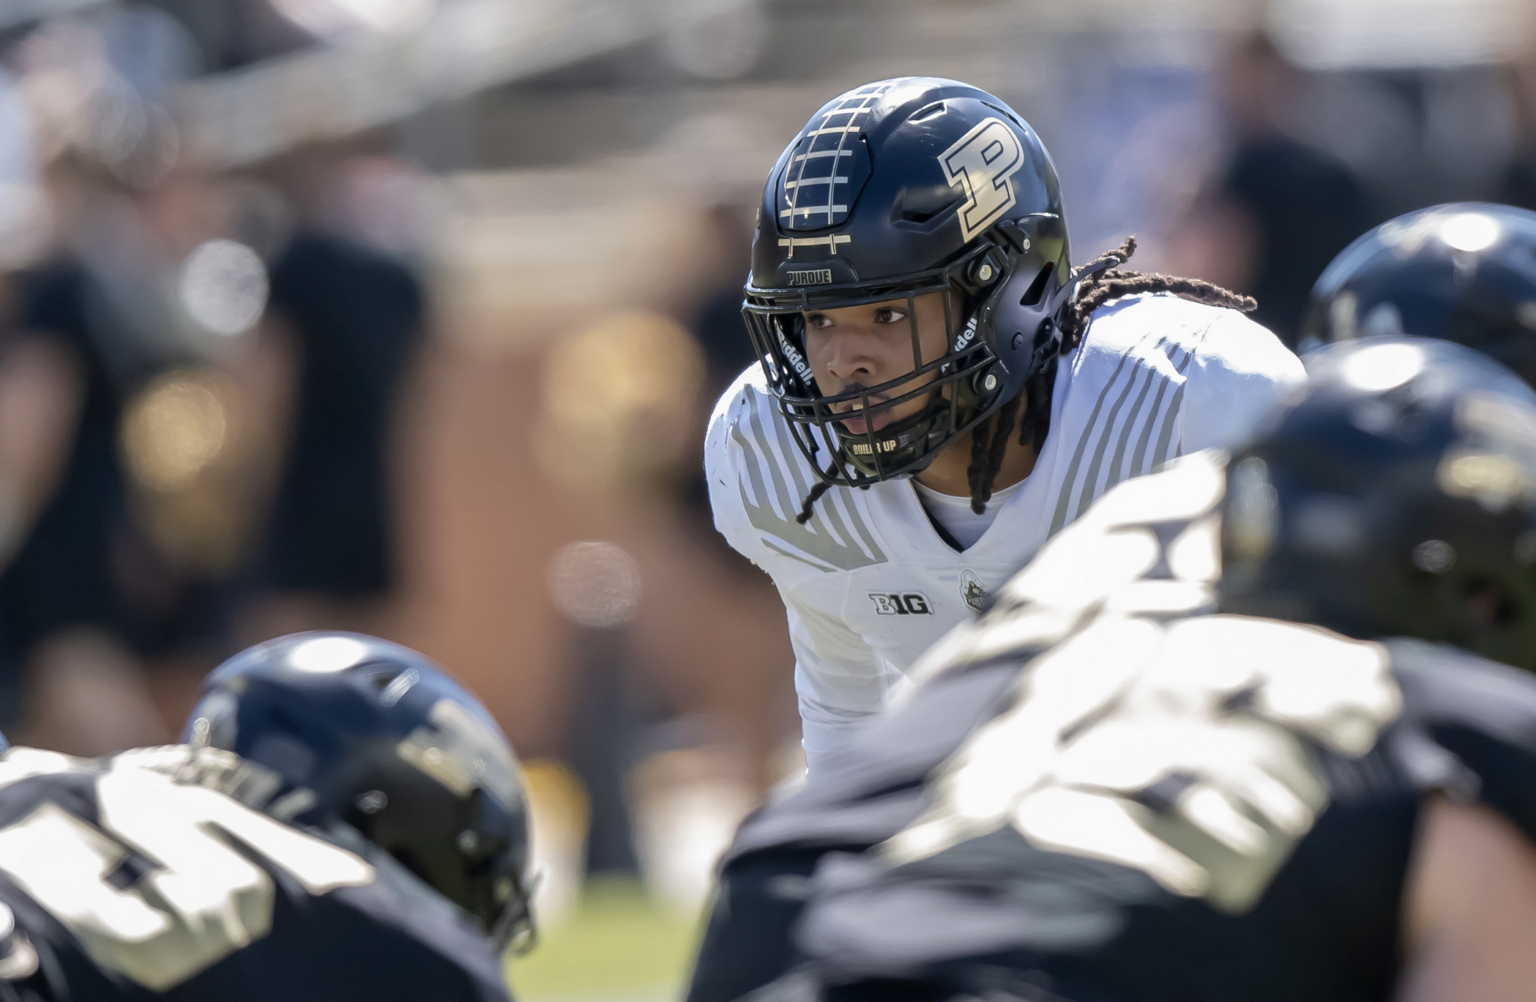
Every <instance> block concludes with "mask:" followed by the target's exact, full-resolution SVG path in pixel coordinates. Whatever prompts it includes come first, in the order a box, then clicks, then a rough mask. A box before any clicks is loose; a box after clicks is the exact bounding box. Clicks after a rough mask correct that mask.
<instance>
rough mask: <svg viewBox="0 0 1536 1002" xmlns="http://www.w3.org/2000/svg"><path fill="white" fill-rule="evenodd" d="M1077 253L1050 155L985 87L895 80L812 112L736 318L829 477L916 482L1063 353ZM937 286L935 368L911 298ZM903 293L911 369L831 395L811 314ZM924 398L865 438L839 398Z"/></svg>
mask: <svg viewBox="0 0 1536 1002" xmlns="http://www.w3.org/2000/svg"><path fill="white" fill-rule="evenodd" d="M1067 250H1068V249H1067V228H1066V223H1065V221H1064V220H1063V218H1062V211H1061V193H1060V188H1059V185H1058V183H1057V180H1056V168H1055V166H1054V165H1053V164H1052V163H1051V158H1050V156H1049V154H1047V153H1046V150H1045V147H1044V146H1043V145H1041V143H1040V140H1039V138H1038V137H1037V136H1036V135H1035V132H1034V130H1033V129H1031V128H1030V127H1029V125H1028V124H1027V123H1026V122H1025V121H1024V120H1023V119H1022V118H1020V117H1019V116H1018V114H1016V113H1015V112H1014V111H1013V110H1012V109H1010V108H1009V107H1008V106H1007V105H1006V104H1004V103H1003V102H1002V101H1000V100H998V99H997V98H996V97H994V96H992V95H991V94H988V93H987V92H986V91H983V90H979V89H977V88H975V87H972V86H970V85H968V84H963V83H959V82H956V81H954V80H943V79H938V78H933V77H902V78H897V79H893V80H883V81H880V82H878V83H872V84H868V85H866V86H863V87H858V88H855V89H854V90H851V91H848V92H847V93H846V94H843V95H841V96H839V97H836V98H834V99H833V100H832V101H830V102H828V103H827V104H826V105H825V106H823V107H822V108H821V110H820V111H818V112H816V114H815V115H813V116H811V120H810V121H809V122H807V123H806V125H805V127H804V128H803V129H801V130H800V133H799V135H797V136H796V137H795V138H794V140H793V141H792V142H791V143H790V144H789V146H788V147H786V148H785V150H784V152H783V153H782V154H781V155H780V156H779V160H778V163H776V164H775V165H774V167H773V172H772V173H771V174H769V175H768V183H767V185H766V187H765V188H764V189H763V199H762V204H761V205H760V207H759V209H758V220H757V232H756V234H755V237H754V239H753V243H752V273H751V276H750V278H749V280H748V282H747V285H746V288H745V290H744V291H745V297H746V298H745V302H744V303H743V313H744V316H745V317H746V321H747V329H748V331H749V332H750V335H751V338H752V345H753V347H754V349H756V351H757V355H758V358H759V359H760V360H761V361H762V365H763V370H764V373H765V374H766V376H767V380H768V386H769V389H770V390H771V391H772V393H773V394H774V396H775V397H776V399H777V402H778V405H779V409H780V410H781V411H782V412H783V414H784V416H785V418H786V419H787V420H788V423H789V427H790V429H791V431H792V432H793V434H794V438H795V441H796V443H797V445H798V446H799V448H800V450H801V451H802V452H803V453H804V454H805V455H806V457H807V458H808V459H809V460H810V462H811V465H812V466H813V467H815V468H816V470H817V472H818V474H819V476H820V477H821V479H822V480H823V481H824V482H826V483H829V484H833V485H843V486H856V487H861V486H868V485H869V484H871V483H874V482H876V481H880V480H888V479H891V478H893V477H899V476H903V475H905V474H910V473H914V472H917V471H919V470H921V469H923V468H924V467H925V466H927V465H928V463H929V462H931V461H932V459H933V457H934V456H935V455H936V454H937V453H938V452H939V450H941V449H943V448H944V447H945V446H946V445H947V444H949V443H950V442H951V441H953V440H954V439H955V437H956V436H958V435H960V434H962V433H964V432H965V431H967V430H968V429H970V428H971V427H972V426H974V425H975V424H976V423H978V422H979V421H981V420H983V419H984V418H986V417H987V416H988V415H989V414H991V413H992V412H993V411H994V410H995V409H996V408H997V407H999V406H1000V405H1001V404H1002V403H1004V402H1006V401H1008V400H1010V399H1012V398H1013V397H1014V396H1016V395H1017V394H1018V393H1019V391H1020V390H1021V389H1022V388H1023V386H1024V382H1025V380H1026V379H1028V378H1029V377H1030V376H1032V375H1034V374H1035V373H1037V372H1040V371H1042V370H1043V369H1044V368H1045V367H1046V366H1048V365H1049V364H1050V363H1051V362H1052V360H1053V359H1054V358H1055V356H1056V353H1057V351H1058V350H1059V348H1060V332H1059V331H1060V318H1059V315H1060V313H1061V311H1062V310H1063V309H1064V308H1065V306H1066V305H1067V302H1068V300H1069V299H1070V294H1071V290H1072V288H1074V278H1073V276H1072V273H1071V265H1070V261H1069V258H1068V252H1067ZM1106 266H1107V265H1106ZM929 293H942V294H943V296H944V303H945V318H946V323H947V325H948V328H949V347H948V350H947V352H945V353H944V354H941V355H939V356H938V357H935V358H924V357H923V355H922V350H921V348H920V346H919V343H918V331H917V320H916V313H915V309H914V308H913V303H912V301H913V300H915V299H916V298H917V297H919V296H923V295H926V294H929ZM900 299H905V300H907V303H908V311H907V313H908V322H909V325H910V328H911V336H912V371H911V372H909V373H907V374H906V375H903V376H901V377H899V378H896V379H893V380H889V381H887V382H885V383H882V384H880V385H877V386H869V387H863V388H855V389H850V390H847V391H841V389H840V388H839V391H838V392H834V393H830V394H828V393H823V392H821V390H820V389H819V388H818V387H817V385H816V381H815V378H814V376H813V374H812V372H811V369H810V366H809V364H808V362H807V360H806V351H805V321H804V311H807V310H825V309H836V308H840V307H846V306H855V305H859V304H864V303H877V302H882V301H886V300H900ZM926 380H931V382H925V381H926ZM877 396H878V397H885V398H886V399H884V400H883V401H881V402H879V403H873V402H872V400H871V398H872V397H877ZM918 399H926V400H927V402H928V403H927V406H926V407H925V408H924V409H922V410H920V411H918V412H917V413H915V414H913V415H911V416H909V417H906V418H902V419H897V420H894V421H892V422H891V423H889V424H888V425H886V426H885V427H883V428H881V429H879V430H878V431H877V430H875V429H874V424H875V422H873V421H869V422H867V423H866V424H865V429H866V430H865V431H863V432H862V433H858V434H852V433H850V432H848V431H847V430H846V429H845V428H843V427H842V426H841V425H840V424H838V422H837V418H838V417H839V416H840V415H839V414H837V412H836V411H837V408H838V407H839V405H846V404H850V403H852V402H855V401H857V402H858V403H859V405H860V406H862V407H863V409H864V412H866V413H878V412H879V411H881V410H888V409H890V408H894V407H897V406H900V405H902V404H905V403H907V402H909V401H912V400H918ZM823 447H825V448H827V449H828V450H829V451H830V453H831V455H830V458H829V460H828V461H827V462H826V463H823V462H820V461H818V454H819V453H820V452H821V450H822V448H823Z"/></svg>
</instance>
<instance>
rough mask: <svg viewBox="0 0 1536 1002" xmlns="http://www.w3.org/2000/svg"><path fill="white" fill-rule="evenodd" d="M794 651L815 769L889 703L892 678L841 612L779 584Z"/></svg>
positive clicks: (805, 738)
mask: <svg viewBox="0 0 1536 1002" xmlns="http://www.w3.org/2000/svg"><path fill="white" fill-rule="evenodd" d="M779 594H780V595H781V596H782V597H783V599H784V613H785V616H786V618H787V619H788V620H789V641H790V646H791V647H793V648H794V651H795V696H796V699H797V700H798V701H799V704H800V736H801V744H802V746H803V747H804V748H805V761H806V769H807V772H808V773H809V774H811V775H815V774H816V773H817V771H818V770H819V769H821V768H824V767H825V766H826V764H827V762H829V761H830V760H831V759H833V758H835V757H836V756H837V753H838V752H839V751H841V750H842V749H843V748H845V747H847V745H848V743H849V742H850V741H852V740H853V736H854V734H855V733H856V732H857V730H858V728H859V726H860V725H861V724H863V722H864V721H865V720H867V719H869V718H870V717H872V716H874V715H875V714H877V713H879V712H880V710H881V708H882V707H883V706H884V705H885V690H886V688H887V683H888V681H889V679H888V678H887V677H886V674H885V671H884V669H883V668H882V666H881V665H880V662H879V661H878V659H877V658H876V657H875V652H874V651H873V650H872V649H871V648H870V646H869V644H868V643H867V642H866V641H865V640H864V638H863V637H862V636H860V635H859V634H857V633H855V632H854V631H853V630H852V629H850V628H849V627H848V624H847V623H845V622H844V621H843V620H842V619H841V618H839V617H838V616H836V615H833V614H832V613H829V612H825V611H823V610H821V609H818V608H816V607H815V606H814V605H813V604H812V603H811V602H810V601H807V600H806V599H804V598H802V597H800V596H799V595H797V594H795V593H794V592H792V591H789V590H786V589H784V588H780V589H779Z"/></svg>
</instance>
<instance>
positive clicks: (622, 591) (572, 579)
mask: <svg viewBox="0 0 1536 1002" xmlns="http://www.w3.org/2000/svg"><path fill="white" fill-rule="evenodd" d="M549 593H550V597H551V598H553V599H554V601H555V607H556V608H557V609H559V610H560V611H561V612H562V613H564V614H565V616H566V618H567V619H569V620H571V621H572V622H573V623H576V624H578V625H580V626H587V627H592V628H593V629H599V630H605V629H611V628H613V627H615V626H621V625H623V624H624V623H627V622H629V621H630V620H631V619H633V618H634V616H635V610H636V609H637V608H638V607H639V605H640V567H639V565H637V564H636V563H635V559H634V558H633V557H631V556H630V555H629V554H628V553H626V552H624V549H623V548H622V547H620V546H618V545H616V544H614V543H604V542H583V543H572V544H570V545H569V546H567V547H565V548H564V549H562V550H561V551H560V552H559V553H557V554H556V555H555V559H554V561H553V562H551V564H550V568H549Z"/></svg>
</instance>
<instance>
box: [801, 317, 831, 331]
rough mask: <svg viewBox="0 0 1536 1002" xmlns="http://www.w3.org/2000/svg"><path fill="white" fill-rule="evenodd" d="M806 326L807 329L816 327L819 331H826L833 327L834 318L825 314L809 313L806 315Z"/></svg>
mask: <svg viewBox="0 0 1536 1002" xmlns="http://www.w3.org/2000/svg"><path fill="white" fill-rule="evenodd" d="M805 325H806V326H807V327H814V328H816V329H817V330H825V329H826V328H828V327H831V326H832V318H831V317H829V316H827V315H826V314H825V313H807V314H806V315H805Z"/></svg>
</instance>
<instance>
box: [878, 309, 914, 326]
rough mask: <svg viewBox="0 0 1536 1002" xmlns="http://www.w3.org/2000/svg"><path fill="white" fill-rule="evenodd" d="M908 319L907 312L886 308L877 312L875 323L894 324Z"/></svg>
mask: <svg viewBox="0 0 1536 1002" xmlns="http://www.w3.org/2000/svg"><path fill="white" fill-rule="evenodd" d="M905 319H907V311H906V310H902V309H897V308H896V307H894V306H885V307H881V308H880V309H878V310H876V311H875V323H877V324H894V323H900V322H901V321H903V320H905Z"/></svg>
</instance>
